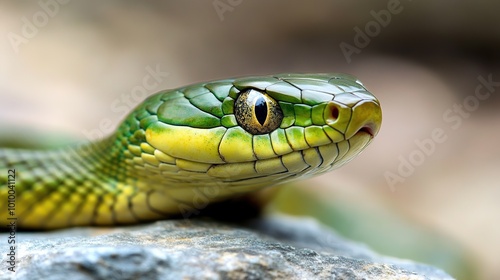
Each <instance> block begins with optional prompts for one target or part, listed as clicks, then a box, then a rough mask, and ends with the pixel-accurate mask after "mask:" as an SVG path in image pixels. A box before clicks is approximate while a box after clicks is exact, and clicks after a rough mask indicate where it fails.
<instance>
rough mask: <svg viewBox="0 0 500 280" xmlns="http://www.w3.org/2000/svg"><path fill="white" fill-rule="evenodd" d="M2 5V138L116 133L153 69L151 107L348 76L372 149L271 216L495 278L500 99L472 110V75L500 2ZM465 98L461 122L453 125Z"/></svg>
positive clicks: (290, 193)
mask: <svg viewBox="0 0 500 280" xmlns="http://www.w3.org/2000/svg"><path fill="white" fill-rule="evenodd" d="M0 7H1V9H0V23H1V24H0V34H2V40H0V62H1V63H0V124H1V126H3V127H9V126H10V127H12V126H17V127H31V128H35V129H38V130H44V131H46V132H50V133H65V134H68V135H71V136H72V137H77V138H84V137H85V132H87V133H88V132H89V131H95V130H96V129H98V128H99V127H100V126H101V125H103V124H102V123H103V122H104V123H106V122H107V121H108V120H109V121H110V122H112V123H113V124H115V125H116V124H117V123H118V122H119V121H120V119H121V118H122V117H123V115H124V114H123V112H122V111H121V110H117V106H118V105H125V106H127V107H131V105H129V104H130V103H134V104H137V103H138V102H139V100H138V99H137V98H133V97H131V93H132V92H133V91H134V90H137V87H138V86H139V87H140V86H141V85H142V84H143V78H144V77H145V76H147V75H151V71H155V70H156V71H157V72H158V71H159V72H160V75H159V76H156V78H157V81H158V84H157V86H156V87H155V88H152V89H148V93H149V94H152V93H154V92H156V91H159V90H161V89H165V88H173V87H177V86H181V85H185V84H189V83H194V82H199V81H206V80H213V79H220V78H226V77H234V76H243V75H260V74H272V73H279V72H347V73H350V74H353V75H355V76H358V77H359V78H360V80H361V81H363V83H364V84H365V86H366V87H367V88H368V89H369V90H371V91H372V92H373V93H374V94H375V95H376V96H377V97H379V99H380V101H381V103H382V108H383V112H384V123H383V126H382V130H381V131H380V133H379V136H378V137H377V138H376V139H375V141H374V142H373V144H372V145H371V146H370V147H369V148H368V149H367V150H366V151H365V152H364V153H363V154H362V155H361V156H360V157H358V158H356V159H355V160H354V161H353V162H351V163H350V164H349V165H347V166H346V167H344V168H342V169H340V170H338V171H336V172H333V173H330V174H327V175H324V176H322V177H318V178H315V179H312V180H310V181H306V182H302V183H301V184H300V186H297V187H290V188H286V189H284V193H283V195H282V196H281V197H280V198H279V199H278V201H281V202H280V203H277V205H276V206H275V207H276V208H278V209H281V210H282V211H287V212H289V213H294V214H300V215H304V214H308V215H314V216H316V218H317V219H319V220H321V221H322V222H323V223H325V224H328V225H331V226H333V227H334V228H335V229H336V230H338V231H339V232H340V233H342V234H344V235H346V236H348V237H349V238H352V239H355V240H359V241H361V242H364V243H367V244H368V245H369V246H371V247H373V248H374V249H376V250H377V251H379V252H381V253H384V254H389V255H393V256H396V257H403V258H412V259H415V260H418V261H421V262H427V263H431V264H434V265H436V266H440V267H442V268H444V269H445V270H447V271H448V272H449V273H452V274H453V275H454V276H455V277H457V278H459V279H468V278H479V279H499V278H500V268H499V266H498V264H499V263H500V147H499V143H500V141H499V140H500V111H499V105H500V97H499V95H500V94H499V93H500V86H499V85H492V86H491V87H490V89H491V90H492V92H491V93H490V96H489V97H488V98H486V99H485V100H479V99H477V98H476V99H475V100H476V101H477V104H476V103H474V96H475V95H474V94H475V93H476V88H477V87H478V86H479V85H480V84H481V83H480V81H479V80H478V77H479V76H481V77H484V79H486V80H488V79H491V80H493V81H498V82H500V67H499V51H498V50H499V49H500V29H499V28H498V11H499V10H500V3H495V2H492V1H484V0H482V1H475V2H466V1H451V0H448V1H404V0H401V1H394V0H390V1H386V0H377V1H340V0H339V1H308V2H307V3H306V1H284V0H283V1H269V2H268V1H263V0H261V1H248V0H247V1H245V0H241V1H236V0H232V1H229V0H216V1H163V2H160V1H141V2H139V1H106V2H105V3H103V2H101V1H97V0H94V1H76V0H75V1H63V0H60V2H57V1H56V0H42V1H40V2H38V1H31V2H27V1H26V2H20V1H2V2H0ZM381 11H382V12H381ZM387 15H390V19H389V17H388V16H387ZM377 18H378V21H377ZM381 21H383V24H381V23H379V22H381ZM384 25H385V26H384ZM367 28H368V30H367ZM359 30H361V32H362V33H363V34H365V35H359V33H360V31H359ZM362 37H364V40H363V38H362ZM356 42H357V43H358V44H356ZM342 43H343V46H346V45H349V46H350V47H349V49H350V50H351V51H353V53H352V54H351V55H349V56H346V55H345V53H344V52H343V51H342V49H341V47H340V45H341V44H342ZM348 61H350V62H348ZM167 72H168V75H166V74H165V73H167ZM485 89H486V88H482V89H481V93H485V94H486V93H487V91H484V90H485ZM464 100H465V101H466V102H469V103H467V104H466V107H465V108H468V109H469V110H466V109H464V113H462V115H460V114H458V113H457V112H454V111H453V110H454V109H455V110H456V108H457V107H456V105H454V104H458V105H460V104H462V103H463V102H464ZM476 107H477V108H476ZM449 110H452V112H451V113H450V112H449ZM444 114H448V115H447V117H444V116H443V115H444ZM458 116H459V117H458ZM450 118H453V119H450ZM452 120H453V121H452ZM459 122H460V123H459ZM106 126H107V125H104V127H106ZM434 129H441V130H442V131H443V133H444V134H445V135H446V140H445V141H444V142H443V143H435V149H434V151H432V152H430V153H429V155H425V156H424V158H423V162H422V163H419V164H418V166H415V168H414V171H413V172H410V173H411V175H410V174H407V175H408V176H402V177H401V178H402V180H401V181H402V182H399V183H397V184H395V185H393V184H390V183H389V182H388V181H387V179H386V177H385V176H386V174H387V172H392V174H396V175H401V174H399V173H398V166H399V165H401V162H403V161H405V160H409V157H410V156H411V155H416V154H417V153H419V152H417V151H418V150H419V148H418V146H417V144H416V143H415V141H423V140H424V139H426V138H430V137H431V135H432V132H433V130H434ZM104 130H106V129H104ZM101 131H103V129H101ZM2 133H4V135H5V134H8V133H9V130H4V131H3V132H2ZM415 159H416V158H415ZM415 159H414V160H415ZM297 197H301V198H302V201H301V200H298V199H297ZM304 197H309V198H311V201H315V202H311V203H310V204H308V203H309V202H307V201H306V200H307V199H304ZM295 202H296V203H295Z"/></svg>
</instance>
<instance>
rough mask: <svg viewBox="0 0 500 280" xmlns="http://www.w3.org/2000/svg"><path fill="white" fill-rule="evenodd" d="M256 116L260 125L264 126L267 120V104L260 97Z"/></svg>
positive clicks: (256, 104) (256, 105)
mask: <svg viewBox="0 0 500 280" xmlns="http://www.w3.org/2000/svg"><path fill="white" fill-rule="evenodd" d="M255 116H256V117H257V120H258V121H259V123H260V125H264V123H265V122H266V119H267V102H266V100H265V99H264V98H262V97H259V99H257V101H255Z"/></svg>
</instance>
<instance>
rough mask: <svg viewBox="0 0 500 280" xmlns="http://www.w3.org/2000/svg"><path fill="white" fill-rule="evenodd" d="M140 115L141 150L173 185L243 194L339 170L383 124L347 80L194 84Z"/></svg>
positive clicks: (357, 85)
mask: <svg viewBox="0 0 500 280" xmlns="http://www.w3.org/2000/svg"><path fill="white" fill-rule="evenodd" d="M137 111H138V112H144V113H142V115H141V116H143V117H142V118H141V117H137V115H136V116H135V119H136V120H137V121H138V122H139V124H138V125H137V127H138V128H140V129H141V130H142V131H144V137H143V139H141V138H140V137H139V138H138V139H135V140H137V141H139V142H140V141H142V143H138V144H137V145H139V146H140V145H144V146H146V147H148V151H147V153H148V154H149V155H150V156H153V157H154V159H153V158H150V159H151V162H149V164H153V165H156V167H157V168H158V169H159V170H163V171H165V172H163V171H162V174H165V177H168V180H171V181H173V182H177V183H178V184H181V185H182V184H211V182H217V184H219V185H220V184H223V185H229V186H241V187H242V188H244V189H254V187H255V186H267V185H272V184H276V183H280V182H284V181H288V180H292V179H296V178H300V177H303V176H311V175H315V174H320V173H323V172H326V171H329V170H331V169H334V168H337V167H339V166H341V165H343V164H345V163H346V162H348V161H350V160H351V159H352V158H354V157H355V156H356V155H357V154H359V153H360V152H361V151H362V150H363V149H364V148H365V147H366V146H367V145H368V144H369V143H370V142H371V141H372V139H373V137H375V136H376V135H377V133H378V131H379V129H380V125H381V120H382V112H381V108H380V104H379V101H378V100H377V99H376V98H375V97H374V96H373V95H372V94H371V93H370V92H368V91H367V90H366V89H365V87H364V86H363V85H362V84H361V82H359V81H358V80H357V79H356V78H355V77H353V76H350V75H346V74H281V75H274V76H263V77H249V78H239V79H229V80H222V81H215V82H210V83H202V84H196V85H192V86H188V87H184V88H180V89H176V90H170V91H165V92H160V93H158V94H156V95H153V96H152V97H150V98H149V99H147V100H146V101H145V102H144V104H143V105H142V107H141V108H140V109H139V110H137ZM139 114H141V113H139ZM129 134H135V133H134V132H133V131H131V132H130V133H129ZM136 138H137V137H136ZM144 151H145V149H143V152H144ZM136 156H137V155H136ZM142 158H144V156H142ZM131 162H133V159H131ZM143 167H144V166H142V167H141V168H143ZM167 175H168V176H167Z"/></svg>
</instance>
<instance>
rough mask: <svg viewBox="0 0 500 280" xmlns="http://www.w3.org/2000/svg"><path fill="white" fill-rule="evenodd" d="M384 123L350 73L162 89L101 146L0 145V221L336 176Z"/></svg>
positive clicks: (85, 214)
mask: <svg viewBox="0 0 500 280" xmlns="http://www.w3.org/2000/svg"><path fill="white" fill-rule="evenodd" d="M381 118H382V115H381V109H380V106H379V102H378V100H377V99H376V98H375V97H374V96H373V95H372V94H371V93H369V92H368V91H367V90H366V89H365V87H364V86H363V85H362V84H361V82H359V81H358V80H357V79H356V78H355V77H353V76H350V75H347V74H281V75H274V76H263V77H246V78H237V79H227V80H220V81H213V82H207V83H200V84H195V85H190V86H186V87H183V88H178V89H174V90H167V91H161V92H158V93H156V94H154V95H152V96H150V97H149V98H147V99H146V100H145V101H143V102H142V103H141V104H140V105H139V106H138V107H136V108H135V109H134V110H133V111H132V112H131V113H130V114H129V115H128V116H127V117H126V118H125V120H124V121H123V122H122V123H121V125H119V127H118V129H117V131H116V132H115V133H114V134H112V135H110V136H109V137H107V138H105V139H102V140H99V141H96V142H93V143H85V144H79V145H75V146H70V147H62V148H59V149H53V150H39V151H35V150H22V149H6V148H4V149H0V174H1V177H0V220H1V221H6V220H7V219H8V218H12V217H15V218H16V221H17V226H18V227H19V228H27V229H53V228H61V227H70V226H85V225H116V224H130V223H137V222H142V221H148V220H155V219H162V218H165V217H170V216H176V215H179V214H181V215H183V214H185V213H188V212H189V211H196V210H201V209H202V208H204V207H205V206H206V205H207V204H208V203H211V202H215V201H221V200H225V199H228V198H231V197H234V196H238V195H241V194H244V193H248V192H251V191H255V190H259V189H262V188H263V187H267V186H272V185H275V184H278V183H283V182H288V181H291V180H297V179H299V178H306V177H310V176H313V175H317V174H322V173H324V172H327V171H329V170H332V169H334V168H337V167H339V166H341V165H343V164H345V163H346V162H348V161H349V160H351V159H352V158H353V157H355V156H356V155H357V154H359V153H360V152H361V151H362V150H363V149H364V148H365V147H366V146H367V145H368V143H370V142H371V140H372V139H373V137H374V136H375V135H376V134H377V132H378V130H379V128H380V124H381ZM12 173H14V176H12ZM9 175H10V176H9ZM14 177H15V178H14ZM9 195H10V196H9ZM13 197H15V203H14V204H12V203H10V204H9V203H8V202H13V200H12V198H13ZM12 206H14V207H15V209H14V213H12V212H11V210H12V209H11V208H12Z"/></svg>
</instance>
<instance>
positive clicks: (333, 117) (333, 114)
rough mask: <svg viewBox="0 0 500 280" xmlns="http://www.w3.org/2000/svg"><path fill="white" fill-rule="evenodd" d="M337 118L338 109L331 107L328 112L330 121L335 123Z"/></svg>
mask: <svg viewBox="0 0 500 280" xmlns="http://www.w3.org/2000/svg"><path fill="white" fill-rule="evenodd" d="M338 118H339V108H337V106H332V109H331V110H330V119H331V120H332V121H336V120H337V119H338Z"/></svg>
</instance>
